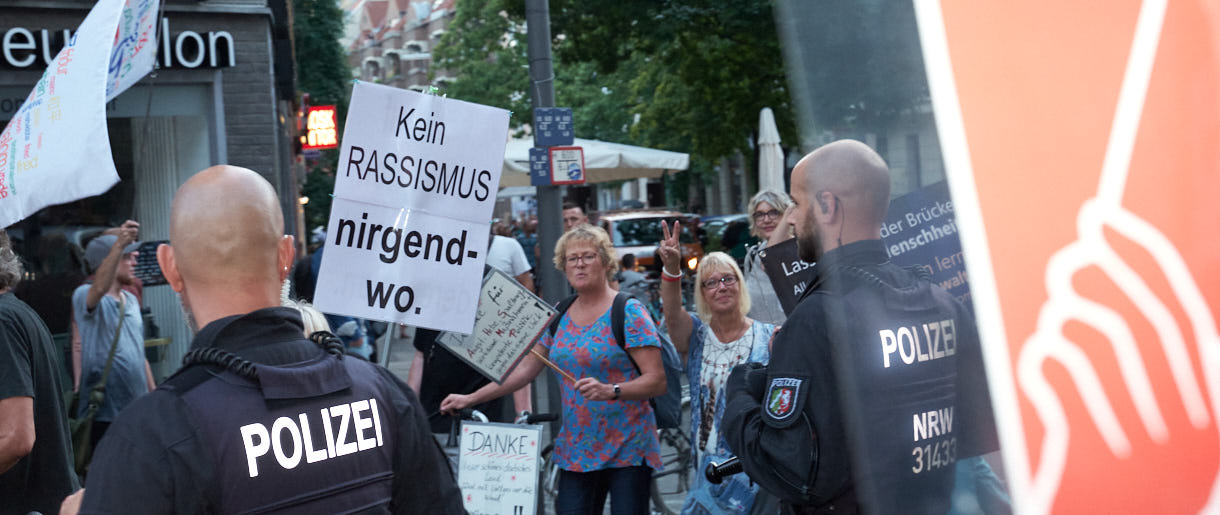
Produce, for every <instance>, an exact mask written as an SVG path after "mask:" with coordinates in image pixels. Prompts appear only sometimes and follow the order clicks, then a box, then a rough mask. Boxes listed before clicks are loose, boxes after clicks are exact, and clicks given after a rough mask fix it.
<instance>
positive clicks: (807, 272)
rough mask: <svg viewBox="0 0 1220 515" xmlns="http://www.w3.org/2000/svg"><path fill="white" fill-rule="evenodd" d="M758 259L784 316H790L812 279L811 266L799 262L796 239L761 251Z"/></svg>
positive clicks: (804, 262)
mask: <svg viewBox="0 0 1220 515" xmlns="http://www.w3.org/2000/svg"><path fill="white" fill-rule="evenodd" d="M759 257H760V258H762V264H763V270H765V271H766V272H767V277H768V278H770V279H771V286H772V287H773V288H775V296H776V297H779V305H780V307H781V308H783V309H784V315H791V314H792V310H794V309H796V304H797V300H799V299H800V298H801V294H803V293H805V288H807V287H808V286H809V281H810V280H812V279H813V264H812V263H808V262H806V261H803V260H801V258H800V254H799V253H798V252H797V248H796V238H789V239H787V240H784V241H781V242H779V243H776V244H775V245H772V246H770V247H767V248H765V249H762V250H761V251H760V253H759Z"/></svg>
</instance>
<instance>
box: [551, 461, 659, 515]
mask: <svg viewBox="0 0 1220 515" xmlns="http://www.w3.org/2000/svg"><path fill="white" fill-rule="evenodd" d="M651 486H652V469H651V468H650V467H648V466H647V465H637V466H634V467H625V468H611V469H603V470H594V471H592V472H571V471H567V470H561V471H559V493H558V494H557V495H556V496H555V512H556V513H558V515H601V513H602V508H603V507H604V506H605V505H606V494H607V493H608V494H610V515H635V514H644V515H647V513H648V494H649V489H650V488H651Z"/></svg>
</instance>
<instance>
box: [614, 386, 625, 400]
mask: <svg viewBox="0 0 1220 515" xmlns="http://www.w3.org/2000/svg"><path fill="white" fill-rule="evenodd" d="M612 386H614V398H612V399H611V400H615V401H617V400H618V396H619V395H621V394H622V393H623V389H622V388H619V387H618V385H617V384H616V385H612Z"/></svg>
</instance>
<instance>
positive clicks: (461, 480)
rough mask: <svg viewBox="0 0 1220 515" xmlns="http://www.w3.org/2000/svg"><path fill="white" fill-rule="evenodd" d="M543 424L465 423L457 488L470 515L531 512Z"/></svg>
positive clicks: (509, 514)
mask: <svg viewBox="0 0 1220 515" xmlns="http://www.w3.org/2000/svg"><path fill="white" fill-rule="evenodd" d="M541 441H542V426H538V425H531V426H523V425H516V424H484V423H479V422H462V444H461V445H462V449H461V454H459V455H458V488H461V489H462V503H463V505H464V506H465V507H466V511H469V512H470V513H471V515H480V514H505V515H532V514H533V513H535V509H534V508H535V507H536V506H537V504H538V445H539V443H540V442H541Z"/></svg>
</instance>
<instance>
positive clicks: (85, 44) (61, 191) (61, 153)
mask: <svg viewBox="0 0 1220 515" xmlns="http://www.w3.org/2000/svg"><path fill="white" fill-rule="evenodd" d="M123 6H124V2H123V0H101V1H99V2H98V3H97V4H95V5H94V6H93V9H91V10H90V11H89V14H88V15H87V16H86V17H85V20H84V21H82V22H81V24H80V27H79V28H78V29H77V30H76V33H74V34H73V35H72V37H71V38H70V39H69V40H68V41H67V43H66V44H65V46H64V48H63V49H62V50H60V51H59V54H57V55H56V56H55V60H54V61H53V62H52V63H51V65H50V66H49V67H47V70H46V71H45V72H43V74H42V78H40V79H39V80H38V82H37V83H36V84H35V85H34V88H33V90H31V91H30V94H29V96H28V97H26V99H25V102H24V103H23V104H21V108H20V109H18V110H17V112H16V113H15V114H14V115H13V119H12V120H10V121H9V123H8V125H7V126H5V128H4V132H2V133H0V227H4V226H8V225H11V224H13V223H16V222H18V221H21V220H22V219H23V218H25V217H27V216H29V215H31V214H33V213H34V212H36V211H38V210H39V209H41V208H43V207H45V206H49V205H54V204H62V203H65V202H71V201H73V200H77V199H80V198H84V197H89V196H93V195H98V194H101V193H103V192H105V191H106V190H108V189H110V187H111V186H114V184H115V183H117V182H118V181H119V175H118V173H117V172H116V171H115V168H114V161H113V159H112V157H111V154H110V136H109V133H108V132H107V130H106V111H105V109H106V100H107V99H109V98H112V96H111V93H112V92H114V94H115V95H117V94H118V93H117V92H118V91H122V90H121V89H115V88H126V87H127V86H128V85H130V83H131V82H134V81H136V80H139V77H140V76H142V75H143V73H142V72H141V69H142V68H137V66H143V65H142V64H139V63H142V62H143V61H142V60H143V59H145V58H144V57H143V56H144V53H142V52H143V51H144V49H145V48H150V46H149V45H145V46H144V47H141V48H140V49H139V50H140V51H139V52H135V53H133V54H130V55H131V56H132V61H130V63H131V66H130V67H128V66H126V65H125V64H124V65H120V66H119V67H118V71H117V74H116V75H114V80H113V81H112V80H111V78H112V76H111V68H112V66H111V56H112V53H111V50H112V49H113V48H114V43H115V41H116V39H120V40H122V39H125V38H128V37H131V35H130V34H128V33H126V32H124V31H126V30H136V31H137V33H138V31H139V30H141V29H140V28H139V27H140V23H136V22H138V21H139V19H135V16H136V15H137V10H125V9H124V8H123ZM135 7H139V4H138V3H137V4H136V6H135ZM147 9H148V7H147V6H145V8H144V11H147ZM127 13H131V14H130V16H132V17H133V20H134V21H133V23H131V24H129V25H123V26H120V24H119V22H120V18H121V16H120V15H128V14H127ZM141 19H142V18H141ZM134 37H135V38H136V41H137V42H138V41H139V38H140V37H141V36H139V35H135V36H134ZM132 50H133V51H134V50H135V49H134V47H133V49H132ZM116 55H117V56H128V55H129V53H128V52H127V50H123V51H121V52H118V53H117V54H116ZM149 68H151V66H150V67H149ZM146 71H147V70H144V72H146Z"/></svg>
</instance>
